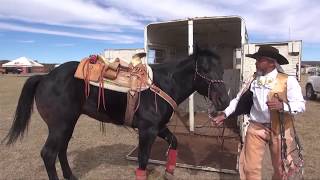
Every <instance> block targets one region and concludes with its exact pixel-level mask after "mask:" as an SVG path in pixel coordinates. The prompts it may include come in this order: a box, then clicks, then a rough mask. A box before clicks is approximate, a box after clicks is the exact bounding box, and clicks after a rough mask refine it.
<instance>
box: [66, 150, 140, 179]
mask: <svg viewBox="0 0 320 180" xmlns="http://www.w3.org/2000/svg"><path fill="white" fill-rule="evenodd" d="M133 148H134V146H131V145H126V144H113V145H104V146H98V147H93V148H89V149H85V150H83V151H80V150H79V151H73V152H71V153H70V154H73V155H74V156H75V158H74V160H73V164H74V167H73V168H72V170H73V172H74V174H75V175H76V176H77V177H78V178H81V177H83V176H84V175H86V174H87V173H88V172H90V171H91V170H93V169H95V168H97V167H98V166H100V165H102V164H110V165H118V166H128V165H132V164H133V163H135V162H130V161H128V160H126V158H125V157H126V155H127V154H128V153H129V152H130V151H131V150H132V149H133Z"/></svg>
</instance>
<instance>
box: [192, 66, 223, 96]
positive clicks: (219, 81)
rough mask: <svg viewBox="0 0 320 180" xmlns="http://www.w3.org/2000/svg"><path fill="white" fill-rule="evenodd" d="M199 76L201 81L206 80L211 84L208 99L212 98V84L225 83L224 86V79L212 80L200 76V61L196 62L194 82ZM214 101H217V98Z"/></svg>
mask: <svg viewBox="0 0 320 180" xmlns="http://www.w3.org/2000/svg"><path fill="white" fill-rule="evenodd" d="M197 76H199V77H200V78H201V79H204V80H205V81H206V82H207V83H208V84H209V85H208V98H209V97H210V90H211V85H212V84H214V83H223V84H224V81H223V80H222V79H210V78H208V77H206V76H204V75H202V74H200V73H199V71H198V61H196V69H195V72H194V78H193V80H194V81H195V80H196V78H197ZM214 100H216V96H215V99H214Z"/></svg>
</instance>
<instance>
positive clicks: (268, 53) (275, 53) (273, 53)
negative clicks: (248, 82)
mask: <svg viewBox="0 0 320 180" xmlns="http://www.w3.org/2000/svg"><path fill="white" fill-rule="evenodd" d="M246 56H247V57H250V58H254V59H259V58H261V57H269V58H272V59H275V60H276V61H277V62H278V64H280V65H283V64H289V61H288V60H287V59H286V58H285V57H283V56H282V55H281V54H280V53H279V50H278V49H277V48H274V47H272V46H269V45H263V46H260V48H259V50H258V52H256V53H254V54H247V55H246Z"/></svg>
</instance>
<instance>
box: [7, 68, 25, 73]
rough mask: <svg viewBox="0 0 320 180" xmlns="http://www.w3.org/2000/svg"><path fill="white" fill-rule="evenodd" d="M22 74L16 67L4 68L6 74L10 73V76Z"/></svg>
mask: <svg viewBox="0 0 320 180" xmlns="http://www.w3.org/2000/svg"><path fill="white" fill-rule="evenodd" d="M21 72H22V69H21V68H16V67H7V68H6V72H5V73H6V74H9V73H12V74H20V73H21Z"/></svg>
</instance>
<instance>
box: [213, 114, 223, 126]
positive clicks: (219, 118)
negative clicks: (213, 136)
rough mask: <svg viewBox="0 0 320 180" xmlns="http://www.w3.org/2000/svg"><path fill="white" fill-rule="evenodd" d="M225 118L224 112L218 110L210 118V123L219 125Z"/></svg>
mask: <svg viewBox="0 0 320 180" xmlns="http://www.w3.org/2000/svg"><path fill="white" fill-rule="evenodd" d="M225 119H226V114H225V113H224V112H219V113H218V115H217V116H216V117H214V118H212V121H211V123H212V125H213V126H220V125H221V124H222V123H223V121H224V120H225Z"/></svg>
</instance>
